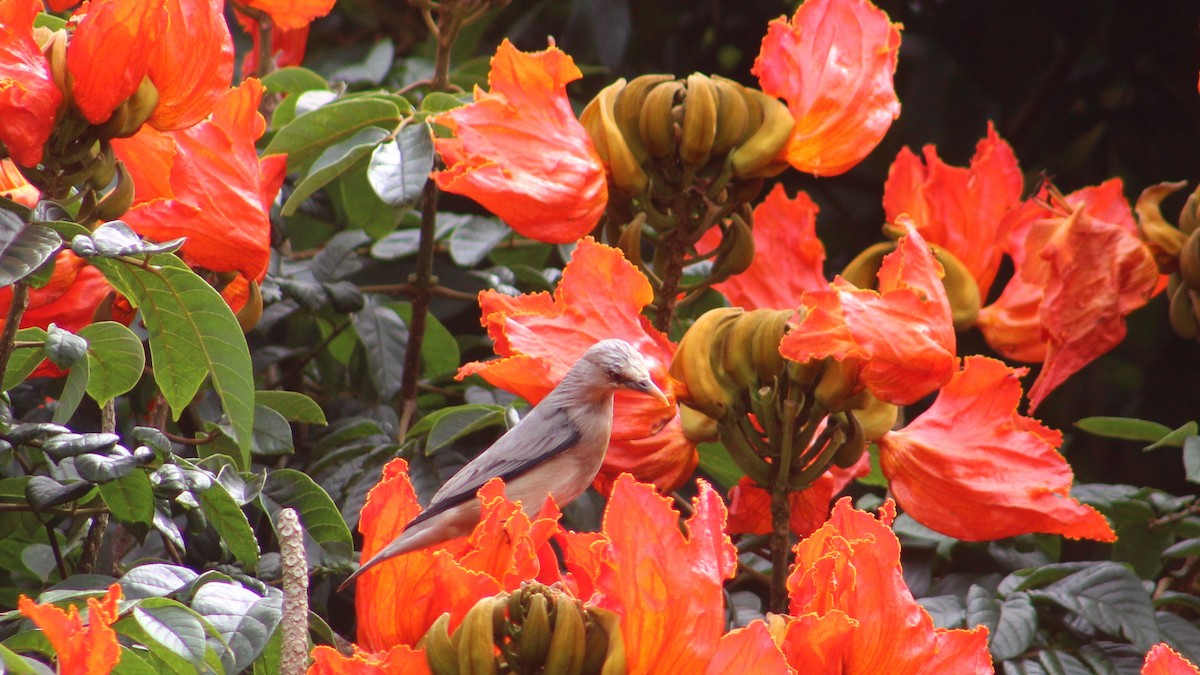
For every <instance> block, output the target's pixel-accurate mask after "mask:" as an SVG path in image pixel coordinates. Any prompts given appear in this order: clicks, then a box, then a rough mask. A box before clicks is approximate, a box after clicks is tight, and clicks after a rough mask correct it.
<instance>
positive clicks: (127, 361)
mask: <svg viewBox="0 0 1200 675" xmlns="http://www.w3.org/2000/svg"><path fill="white" fill-rule="evenodd" d="M79 335H80V337H83V338H85V339H87V341H88V351H87V357H88V358H87V360H88V371H89V377H88V381H87V393H88V396H91V397H92V398H93V399H94V400H95V401H96V402H97V403H99V404H100V405H104V404H105V403H108V402H109V401H111V400H112V399H114V398H116V397H117V396H120V395H122V394H124V393H126V392H128V391H129V390H130V389H133V387H134V386H135V385H137V383H138V381H139V380H141V379H142V371H143V370H145V367H146V351H145V348H144V347H143V346H142V341H141V340H139V339H138V337H137V335H135V334H134V333H133V331H131V330H129V329H128V328H126V327H125V326H124V325H122V324H119V323H117V322H115V321H101V322H98V323H93V324H91V325H89V326H85V327H83V328H82V329H81V330H80V331H79Z"/></svg>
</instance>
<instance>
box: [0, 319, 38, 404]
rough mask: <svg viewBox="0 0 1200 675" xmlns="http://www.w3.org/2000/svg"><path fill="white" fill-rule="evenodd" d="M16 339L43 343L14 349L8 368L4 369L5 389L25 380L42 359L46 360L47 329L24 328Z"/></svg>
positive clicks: (18, 332)
mask: <svg viewBox="0 0 1200 675" xmlns="http://www.w3.org/2000/svg"><path fill="white" fill-rule="evenodd" d="M16 339H17V340H18V341H21V342H36V343H41V344H39V345H38V346H37V347H22V348H20V349H14V350H13V351H12V356H10V357H9V359H8V370H6V371H4V385H3V386H4V391H8V390H9V389H12V388H13V387H15V386H17V385H18V384H21V383H22V382H24V381H25V378H27V377H29V375H30V374H31V373H33V371H34V370H37V367H38V366H39V365H41V363H42V361H45V360H46V347H45V342H46V331H45V330H44V329H42V328H22V329H21V330H19V331H17V336H16Z"/></svg>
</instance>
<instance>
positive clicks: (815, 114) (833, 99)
mask: <svg viewBox="0 0 1200 675" xmlns="http://www.w3.org/2000/svg"><path fill="white" fill-rule="evenodd" d="M899 51H900V24H893V23H891V22H890V21H889V20H888V16H887V14H886V13H885V12H883V11H882V10H880V9H879V8H877V7H875V5H872V4H871V3H870V2H868V1H867V0H807V1H806V2H804V3H803V4H802V5H800V7H799V9H797V10H796V13H795V15H793V16H792V19H791V21H788V20H786V19H785V18H783V17H780V18H779V19H776V20H774V21H772V22H771V24H770V26H768V28H767V36H766V37H765V38H763V41H762V48H761V51H760V52H759V55H758V58H757V59H755V61H754V68H753V70H752V72H753V73H754V74H755V75H756V76H758V81H759V83H760V84H761V85H762V89H763V91H764V92H766V93H768V94H770V95H771V96H777V97H779V98H782V99H784V100H785V101H787V104H788V108H789V109H790V110H791V111H792V116H793V117H795V118H796V126H795V127H794V128H793V129H792V136H791V138H790V139H789V140H788V145H787V149H786V150H785V151H784V156H785V158H786V159H787V161H788V163H789V164H791V165H792V166H793V167H795V168H797V169H799V170H801V171H805V172H807V173H811V174H814V175H818V176H834V175H837V174H840V173H844V172H846V171H848V170H850V169H851V168H852V167H853V166H854V165H856V164H858V163H859V162H860V161H862V159H863V158H864V157H866V156H867V155H868V154H869V153H870V152H871V151H872V150H874V149H875V146H876V145H879V142H880V141H881V140H883V135H884V134H885V133H887V130H888V128H889V127H891V125H892V120H894V119H896V118H897V117H899V116H900V100H899V99H898V98H896V90H895V87H894V85H893V83H892V76H893V74H894V73H895V72H896V60H897V56H898V54H899Z"/></svg>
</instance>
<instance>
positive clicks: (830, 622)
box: [784, 497, 992, 675]
mask: <svg viewBox="0 0 1200 675" xmlns="http://www.w3.org/2000/svg"><path fill="white" fill-rule="evenodd" d="M894 517H895V506H894V504H892V503H891V502H890V501H888V502H886V503H885V504H884V506H883V507H882V508H881V509H880V517H879V519H876V518H874V517H872V516H871V515H870V514H869V513H866V512H865V511H858V510H856V509H853V508H851V506H850V498H849V497H843V498H842V499H840V500H838V503H837V504H836V505H835V506H834V508H833V514H832V515H831V516H830V518H829V521H828V522H827V523H826V524H825V525H823V526H822V527H821V528H820V529H818V530H817V531H816V532H815V533H813V535H812V536H811V537H808V538H807V539H804V540H803V541H801V542H800V543H799V544H797V545H796V548H795V551H796V564H795V566H794V567H793V568H792V574H791V576H790V577H789V578H788V584H787V587H788V596H789V598H790V609H789V614H790V615H791V617H792V619H791V620H790V621H789V622H787V624H788V625H787V626H786V633H787V635H786V636H785V645H784V646H785V654H786V655H787V656H788V665H790V666H791V667H792V668H794V669H795V670H796V671H798V672H802V673H810V672H811V673H818V672H820V673H845V674H847V675H855V674H861V675H874V674H876V673H889V675H905V674H907V673H912V674H913V675H917V674H918V673H942V672H953V673H958V674H962V675H967V674H969V673H991V672H992V658H991V655H990V654H989V653H988V649H987V629H986V628H983V627H982V626H980V627H976V628H973V629H970V630H961V629H956V630H947V629H944V628H935V627H934V625H933V619H932V618H931V617H930V616H929V613H928V612H927V611H925V608H923V607H921V605H919V604H918V603H917V601H916V599H915V598H913V596H912V593H911V592H910V591H909V590H908V587H907V586H906V585H905V582H904V575H903V574H902V573H901V570H900V541H899V540H898V539H897V538H896V535H895V534H894V533H893V532H892V530H891V522H892V519H893V518H894ZM797 630H800V631H802V632H801V633H800V634H799V636H802V638H803V639H800V640H796V639H794V638H793V639H791V640H788V639H787V638H789V637H791V635H790V634H791V633H793V632H795V631H797ZM799 636H798V637H799Z"/></svg>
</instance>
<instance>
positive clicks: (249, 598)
mask: <svg viewBox="0 0 1200 675" xmlns="http://www.w3.org/2000/svg"><path fill="white" fill-rule="evenodd" d="M276 592H278V591H276ZM191 605H192V609H194V610H195V611H196V612H198V613H199V614H200V616H202V617H204V618H205V619H206V620H207V621H208V623H209V625H211V626H212V627H213V628H214V629H215V630H216V631H217V634H218V635H220V636H221V639H222V640H224V643H225V644H224V645H219V644H218V645H214V647H215V648H216V651H217V654H218V656H220V657H221V663H222V664H224V665H225V672H227V673H240V672H242V671H243V670H245V669H246V668H248V667H249V666H250V664H251V663H253V662H254V659H256V658H258V655H259V654H261V653H262V651H263V648H265V647H266V646H267V641H268V640H269V639H270V638H271V634H272V633H273V632H274V631H275V627H276V626H277V625H278V624H279V619H280V617H281V616H282V614H283V598H282V596H280V597H266V598H264V597H261V596H259V595H257V594H256V593H254V592H252V591H251V590H249V589H247V588H245V587H243V586H240V585H236V584H220V583H211V584H205V585H204V586H202V587H201V588H200V590H199V591H197V592H196V595H195V596H194V597H193V598H192V602H191ZM226 645H228V646H227V647H226Z"/></svg>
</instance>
